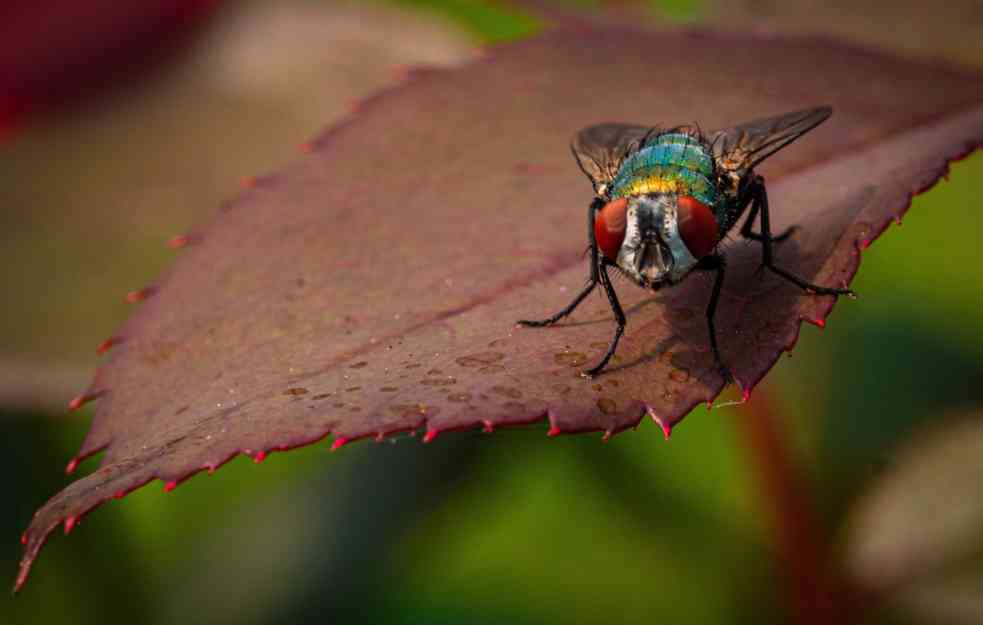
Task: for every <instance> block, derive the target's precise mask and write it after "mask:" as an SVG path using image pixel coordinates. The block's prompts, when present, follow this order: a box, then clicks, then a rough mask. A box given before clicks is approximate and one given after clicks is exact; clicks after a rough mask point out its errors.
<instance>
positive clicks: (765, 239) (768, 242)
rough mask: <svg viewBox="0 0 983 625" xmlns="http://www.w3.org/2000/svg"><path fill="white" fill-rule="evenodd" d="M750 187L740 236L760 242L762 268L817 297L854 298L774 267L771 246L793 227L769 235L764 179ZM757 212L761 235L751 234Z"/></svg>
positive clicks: (757, 177)
mask: <svg viewBox="0 0 983 625" xmlns="http://www.w3.org/2000/svg"><path fill="white" fill-rule="evenodd" d="M751 185H752V186H751V190H750V193H751V201H752V204H751V213H750V215H748V219H747V221H746V222H744V227H742V228H741V235H742V236H744V237H747V238H749V239H753V240H755V241H760V242H761V264H762V266H763V267H765V268H766V269H768V270H770V271H772V272H774V273H775V274H777V275H779V276H781V277H783V278H785V279H786V280H788V281H789V282H791V283H792V284H795V285H796V286H798V287H799V288H800V289H802V290H804V291H807V292H809V293H814V294H817V295H848V296H850V297H856V294H855V293H854V292H853V290H851V289H846V288H835V287H828V286H820V285H818V284H813V283H811V282H809V281H808V280H805V279H803V278H800V277H799V276H797V275H795V274H794V273H792V272H790V271H788V270H786V269H782V268H781V267H777V266H776V265H775V258H774V254H773V251H772V244H773V243H775V242H777V241H780V240H781V239H784V238H785V237H788V235H790V234H791V231H792V229H793V228H795V226H793V227H792V228H790V229H789V230H786V231H785V232H783V233H782V234H781V235H779V236H778V237H773V236H772V235H771V223H770V221H771V220H770V215H769V213H768V192H767V191H766V190H765V181H764V178H762V177H761V176H756V177H755V179H754V181H753V182H752V183H751ZM759 212H760V215H761V234H757V233H754V232H751V222H752V221H753V219H754V217H755V216H756V215H758V214H759Z"/></svg>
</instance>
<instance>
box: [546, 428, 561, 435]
mask: <svg viewBox="0 0 983 625" xmlns="http://www.w3.org/2000/svg"><path fill="white" fill-rule="evenodd" d="M559 435H560V428H558V427H556V426H555V425H551V426H550V429H549V431H548V432H546V436H559Z"/></svg>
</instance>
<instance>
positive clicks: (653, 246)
mask: <svg viewBox="0 0 983 625" xmlns="http://www.w3.org/2000/svg"><path fill="white" fill-rule="evenodd" d="M697 262H699V261H698V259H697V258H696V257H694V256H693V254H692V253H691V252H690V250H689V248H688V247H686V244H685V243H684V242H683V239H682V237H681V236H680V234H679V220H678V215H677V211H676V198H675V197H674V196H672V195H668V194H662V193H660V194H653V195H641V196H636V197H633V198H631V199H630V200H628V210H627V215H626V223H625V238H624V241H622V243H621V248H620V249H619V250H618V255H617V257H616V260H615V263H616V265H617V267H618V268H619V269H621V271H622V272H624V273H625V274H626V275H627V276H628V277H630V278H631V279H632V280H634V281H635V282H636V283H638V285H639V286H641V287H642V288H647V289H658V288H660V287H662V286H664V285H671V284H676V283H677V282H679V281H680V280H682V279H683V277H684V276H685V275H686V274H687V273H689V272H690V271H691V270H692V269H693V268H694V267H696V264H697Z"/></svg>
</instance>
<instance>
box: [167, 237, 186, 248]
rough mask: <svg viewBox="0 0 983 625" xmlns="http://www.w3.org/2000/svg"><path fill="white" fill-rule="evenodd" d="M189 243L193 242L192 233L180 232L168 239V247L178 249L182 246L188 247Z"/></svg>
mask: <svg viewBox="0 0 983 625" xmlns="http://www.w3.org/2000/svg"><path fill="white" fill-rule="evenodd" d="M189 243H191V236H190V235H187V234H179V235H177V236H173V237H171V238H170V239H168V240H167V247H169V248H171V249H172V250H177V249H180V248H182V247H187V246H188V244H189Z"/></svg>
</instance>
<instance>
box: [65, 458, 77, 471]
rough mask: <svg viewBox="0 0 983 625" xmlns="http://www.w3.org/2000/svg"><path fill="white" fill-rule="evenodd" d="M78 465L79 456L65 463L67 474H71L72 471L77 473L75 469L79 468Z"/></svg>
mask: <svg viewBox="0 0 983 625" xmlns="http://www.w3.org/2000/svg"><path fill="white" fill-rule="evenodd" d="M78 466H79V459H78V457H75V458H72V459H71V460H69V461H68V464H66V465H65V475H71V474H72V473H75V469H77V468H78Z"/></svg>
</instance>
